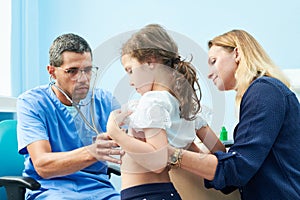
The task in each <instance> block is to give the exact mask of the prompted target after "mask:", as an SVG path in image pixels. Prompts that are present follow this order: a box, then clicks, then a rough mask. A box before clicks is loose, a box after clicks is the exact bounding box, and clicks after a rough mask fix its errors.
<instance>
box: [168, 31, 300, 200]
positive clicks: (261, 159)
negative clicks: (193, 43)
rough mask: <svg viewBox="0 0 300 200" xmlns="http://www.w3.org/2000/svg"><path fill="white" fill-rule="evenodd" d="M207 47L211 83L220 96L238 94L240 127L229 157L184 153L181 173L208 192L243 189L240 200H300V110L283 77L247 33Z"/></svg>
mask: <svg viewBox="0 0 300 200" xmlns="http://www.w3.org/2000/svg"><path fill="white" fill-rule="evenodd" d="M208 47H209V51H208V63H209V66H210V73H209V75H208V77H209V79H212V81H213V82H214V84H215V85H216V87H217V88H218V89H219V90H221V91H225V90H236V105H237V109H238V110H239V123H238V124H237V126H236V127H235V130H234V133H233V136H234V145H233V146H232V147H231V148H230V149H229V151H228V152H227V153H224V152H220V151H219V152H216V153H214V154H201V153H200V154H199V153H194V152H190V151H187V150H182V151H180V152H181V154H180V155H179V156H178V157H180V158H181V159H180V161H181V165H180V166H181V168H183V169H185V170H187V171H190V172H192V173H195V174H197V175H200V176H202V177H203V178H205V179H206V180H205V184H206V187H208V188H210V187H213V188H215V189H217V190H222V191H223V192H224V193H230V192H232V191H234V190H236V189H239V191H240V194H241V198H242V199H251V200H252V199H300V184H299V183H300V165H299V163H300V156H299V154H300V148H299V143H300V106H299V102H298V100H297V98H296V96H295V94H294V93H293V92H292V91H291V90H290V89H289V83H288V81H287V80H286V78H285V76H284V75H283V73H282V72H281V71H280V70H279V68H278V67H277V66H276V65H275V64H274V63H273V62H272V60H271V59H270V58H269V56H268V55H267V54H266V52H265V51H264V49H263V48H262V47H261V45H260V44H259V43H258V42H257V41H256V40H255V39H254V38H253V37H252V36H251V35H250V34H249V33H247V32H246V31H243V30H232V31H229V32H227V33H225V34H223V35H220V36H218V37H215V38H214V39H212V40H211V41H209V42H208ZM169 151H170V153H171V155H172V152H174V148H169ZM176 152H177V151H176Z"/></svg>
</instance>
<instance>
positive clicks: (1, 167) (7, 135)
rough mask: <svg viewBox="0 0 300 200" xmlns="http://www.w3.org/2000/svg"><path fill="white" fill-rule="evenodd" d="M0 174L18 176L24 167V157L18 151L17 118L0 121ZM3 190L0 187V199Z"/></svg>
mask: <svg viewBox="0 0 300 200" xmlns="http://www.w3.org/2000/svg"><path fill="white" fill-rule="evenodd" d="M0 159H1V164H0V176H20V175H22V171H23V169H24V157H23V156H22V155H20V154H19V153H18V142H17V120H3V121H1V122H0ZM4 196H5V190H4V188H3V187H1V188H0V199H4Z"/></svg>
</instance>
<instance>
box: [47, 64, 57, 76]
mask: <svg viewBox="0 0 300 200" xmlns="http://www.w3.org/2000/svg"><path fill="white" fill-rule="evenodd" d="M47 71H48V73H49V74H50V76H51V77H52V78H54V79H56V75H55V67H54V66H51V65H48V66H47Z"/></svg>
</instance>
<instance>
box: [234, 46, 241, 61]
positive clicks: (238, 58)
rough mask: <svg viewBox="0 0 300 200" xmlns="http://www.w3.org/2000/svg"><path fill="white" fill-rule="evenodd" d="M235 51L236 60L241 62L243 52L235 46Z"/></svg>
mask: <svg viewBox="0 0 300 200" xmlns="http://www.w3.org/2000/svg"><path fill="white" fill-rule="evenodd" d="M233 51H234V55H235V62H236V63H239V62H240V60H241V54H240V52H239V48H237V47H235V48H234V50H233Z"/></svg>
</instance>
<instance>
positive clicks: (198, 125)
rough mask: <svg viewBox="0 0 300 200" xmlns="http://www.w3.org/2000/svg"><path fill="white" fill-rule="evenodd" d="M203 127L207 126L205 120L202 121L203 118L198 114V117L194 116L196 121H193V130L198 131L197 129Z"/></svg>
mask: <svg viewBox="0 0 300 200" xmlns="http://www.w3.org/2000/svg"><path fill="white" fill-rule="evenodd" d="M205 126H207V122H206V120H205V119H203V118H202V117H201V115H200V114H198V115H197V116H196V119H195V129H196V130H199V129H201V128H202V127H205Z"/></svg>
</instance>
